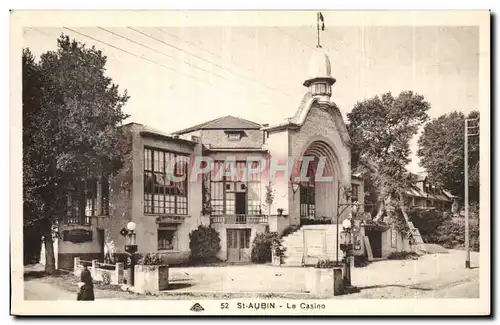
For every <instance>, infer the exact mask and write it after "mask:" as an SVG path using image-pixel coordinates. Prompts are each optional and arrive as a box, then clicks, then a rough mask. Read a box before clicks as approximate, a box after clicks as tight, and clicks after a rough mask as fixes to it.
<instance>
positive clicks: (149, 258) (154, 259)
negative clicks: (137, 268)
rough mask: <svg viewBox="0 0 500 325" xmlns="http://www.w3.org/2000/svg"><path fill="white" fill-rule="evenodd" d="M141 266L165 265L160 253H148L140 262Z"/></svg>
mask: <svg viewBox="0 0 500 325" xmlns="http://www.w3.org/2000/svg"><path fill="white" fill-rule="evenodd" d="M139 264H141V265H151V266H154V265H163V262H162V260H161V255H160V254H158V253H147V254H146V255H144V256H143V257H142V258H141V259H140V261H139Z"/></svg>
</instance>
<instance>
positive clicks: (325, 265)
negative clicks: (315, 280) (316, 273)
mask: <svg viewBox="0 0 500 325" xmlns="http://www.w3.org/2000/svg"><path fill="white" fill-rule="evenodd" d="M335 266H336V263H335V261H332V260H319V261H318V263H316V266H315V268H317V269H333V268H334V267H335Z"/></svg>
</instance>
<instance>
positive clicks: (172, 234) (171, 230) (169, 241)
mask: <svg viewBox="0 0 500 325" xmlns="http://www.w3.org/2000/svg"><path fill="white" fill-rule="evenodd" d="M176 232H177V225H175V224H160V226H159V228H158V250H175V249H176V245H177V238H176Z"/></svg>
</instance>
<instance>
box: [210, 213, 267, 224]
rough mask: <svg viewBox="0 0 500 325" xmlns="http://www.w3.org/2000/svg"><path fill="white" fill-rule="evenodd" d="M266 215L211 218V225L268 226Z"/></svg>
mask: <svg viewBox="0 0 500 325" xmlns="http://www.w3.org/2000/svg"><path fill="white" fill-rule="evenodd" d="M267 219H268V218H267V216H266V215H247V214H235V215H225V216H211V217H210V223H225V224H266V223H267V221H268V220H267Z"/></svg>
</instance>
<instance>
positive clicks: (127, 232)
mask: <svg viewBox="0 0 500 325" xmlns="http://www.w3.org/2000/svg"><path fill="white" fill-rule="evenodd" d="M135 227H136V224H135V222H133V221H130V222H129V223H127V227H126V228H123V229H122V230H121V232H120V233H121V234H122V235H123V236H124V237H125V236H126V237H128V244H125V252H127V253H128V255H129V256H128V258H127V266H128V267H129V272H128V279H127V283H128V284H129V285H130V286H133V285H134V271H135V253H136V252H137V245H136V243H135Z"/></svg>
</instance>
